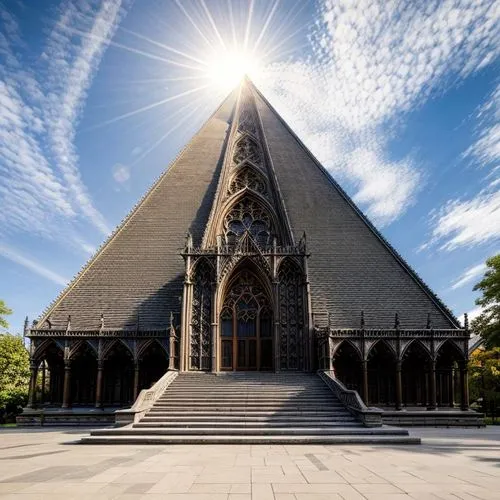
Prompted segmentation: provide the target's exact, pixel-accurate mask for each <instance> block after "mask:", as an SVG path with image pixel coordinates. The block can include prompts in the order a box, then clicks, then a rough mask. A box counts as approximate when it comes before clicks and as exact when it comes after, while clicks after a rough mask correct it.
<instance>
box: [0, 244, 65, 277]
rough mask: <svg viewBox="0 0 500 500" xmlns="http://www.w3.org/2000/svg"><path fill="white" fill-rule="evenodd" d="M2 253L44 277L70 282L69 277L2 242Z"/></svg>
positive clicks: (0, 249) (0, 253)
mask: <svg viewBox="0 0 500 500" xmlns="http://www.w3.org/2000/svg"><path fill="white" fill-rule="evenodd" d="M0 255H1V256H2V257H5V258H6V259H8V260H10V261H12V262H15V263H16V264H19V265H20V266H23V267H25V268H26V269H29V270H30V271H33V272H34V273H36V274H38V275H40V276H43V277H44V278H47V279H49V280H50V281H53V282H54V283H57V284H58V285H62V286H65V285H67V284H68V281H69V280H68V279H67V278H64V277H63V276H61V275H60V274H57V273H55V272H53V271H51V270H50V269H47V268H46V267H44V266H43V265H42V264H40V263H39V262H36V261H34V260H32V259H29V258H28V257H25V256H23V255H21V254H20V253H19V252H18V251H17V250H15V249H14V248H11V247H9V246H7V245H5V244H2V243H0Z"/></svg>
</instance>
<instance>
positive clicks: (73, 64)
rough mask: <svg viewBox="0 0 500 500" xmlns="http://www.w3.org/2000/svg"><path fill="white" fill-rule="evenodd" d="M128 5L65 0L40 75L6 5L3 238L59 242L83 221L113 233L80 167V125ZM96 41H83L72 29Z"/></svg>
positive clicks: (1, 52)
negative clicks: (24, 234)
mask: <svg viewBox="0 0 500 500" xmlns="http://www.w3.org/2000/svg"><path fill="white" fill-rule="evenodd" d="M120 6H121V0H106V1H104V2H99V3H98V4H97V7H96V2H92V1H91V0H88V1H82V2H78V3H76V2H70V1H64V2H62V4H61V5H60V7H59V10H58V16H59V18H58V19H57V22H56V23H55V25H54V27H53V29H52V31H51V33H50V34H49V36H48V39H47V43H46V47H45V49H44V52H43V53H42V55H41V57H40V63H39V67H37V68H36V72H35V71H30V70H26V69H25V68H26V67H28V66H27V64H26V63H25V62H24V61H23V59H22V56H23V48H24V43H23V39H22V33H21V32H20V30H19V26H18V23H17V22H16V19H15V18H14V17H13V16H12V15H11V14H10V13H9V11H8V10H7V8H6V7H5V5H3V4H2V3H1V2H0V23H1V24H2V29H1V30H0V57H1V58H2V62H3V64H0V172H1V175H0V204H1V205H2V207H7V208H8V209H7V210H2V213H1V214H0V234H2V233H3V234H4V236H5V234H6V233H8V232H11V233H12V232H15V231H30V232H32V233H33V232H37V233H39V234H41V235H44V236H47V237H53V234H57V231H58V229H59V227H60V224H61V223H64V224H66V223H67V221H68V220H69V221H71V220H77V219H81V220H83V221H89V222H91V224H93V226H94V227H96V228H97V229H98V230H99V231H100V232H102V233H104V234H107V233H108V232H109V228H108V226H107V224H106V221H105V219H104V217H103V216H102V214H101V213H100V212H99V211H98V210H97V209H96V208H95V206H94V204H93V202H92V199H91V197H90V195H89V192H88V189H87V188H86V186H85V184H84V183H83V181H82V178H81V175H80V171H79V168H78V161H79V159H78V155H77V153H76V149H75V146H74V139H75V127H76V125H77V124H78V120H79V117H80V115H81V112H82V110H83V108H84V105H85V99H86V95H87V90H88V88H89V86H90V84H91V82H92V78H93V76H94V74H95V72H96V70H97V68H98V65H99V62H100V60H101V58H102V55H103V53H104V51H105V49H106V46H107V41H108V40H109V39H110V37H112V35H113V33H114V30H115V27H116V24H117V22H118V21H119V19H120ZM75 27H77V28H79V29H84V30H86V31H88V32H90V33H91V34H92V35H95V37H77V36H75V34H74V33H73V32H70V29H73V28H75Z"/></svg>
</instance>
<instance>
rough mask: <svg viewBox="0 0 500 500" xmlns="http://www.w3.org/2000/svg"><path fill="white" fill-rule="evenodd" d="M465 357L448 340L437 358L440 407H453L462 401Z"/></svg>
mask: <svg viewBox="0 0 500 500" xmlns="http://www.w3.org/2000/svg"><path fill="white" fill-rule="evenodd" d="M463 363H464V356H463V354H462V353H461V352H460V350H459V349H458V347H457V346H456V345H455V344H454V343H452V342H450V341H449V340H447V341H446V342H445V343H444V344H443V345H442V346H441V348H440V349H439V351H438V353H437V357H436V402H437V405H438V406H448V407H453V406H454V404H455V401H459V400H460V375H459V372H460V366H461V365H463Z"/></svg>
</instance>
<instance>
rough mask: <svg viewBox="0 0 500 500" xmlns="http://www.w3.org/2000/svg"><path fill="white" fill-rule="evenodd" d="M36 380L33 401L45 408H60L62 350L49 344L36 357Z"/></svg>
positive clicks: (62, 384) (62, 365) (62, 368)
mask: <svg viewBox="0 0 500 500" xmlns="http://www.w3.org/2000/svg"><path fill="white" fill-rule="evenodd" d="M37 365H38V379H37V388H36V391H35V401H38V402H40V403H41V404H43V405H45V406H60V405H61V404H62V400H63V388H64V356H63V352H62V350H61V349H60V348H59V347H58V346H57V345H56V344H55V343H54V342H51V343H50V344H49V345H48V346H47V347H46V349H44V351H43V353H41V354H40V355H39V356H38V357H37Z"/></svg>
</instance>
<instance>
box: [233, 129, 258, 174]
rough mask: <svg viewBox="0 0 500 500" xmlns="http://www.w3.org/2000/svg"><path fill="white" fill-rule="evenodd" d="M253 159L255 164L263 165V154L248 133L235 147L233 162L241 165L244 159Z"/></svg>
mask: <svg viewBox="0 0 500 500" xmlns="http://www.w3.org/2000/svg"><path fill="white" fill-rule="evenodd" d="M244 160H248V161H251V162H252V163H253V164H254V165H257V166H259V167H260V166H262V155H261V152H260V149H259V146H258V145H257V143H256V142H255V141H254V140H253V139H251V138H250V136H248V135H244V136H243V137H242V138H241V139H240V140H239V141H238V142H237V143H236V146H235V148H234V153H233V162H234V164H235V165H239V164H240V163H241V162H242V161H244Z"/></svg>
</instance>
